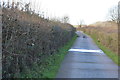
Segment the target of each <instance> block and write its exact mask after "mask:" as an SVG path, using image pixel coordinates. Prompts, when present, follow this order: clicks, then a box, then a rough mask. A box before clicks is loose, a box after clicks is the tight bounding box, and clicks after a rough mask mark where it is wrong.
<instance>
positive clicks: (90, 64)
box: [56, 31, 118, 78]
mask: <svg viewBox="0 0 120 80" xmlns="http://www.w3.org/2000/svg"><path fill="white" fill-rule="evenodd" d="M76 34H77V35H78V38H77V39H76V41H75V43H74V44H73V46H72V47H71V49H69V51H68V54H67V55H66V56H65V58H64V60H63V62H62V63H61V66H60V69H59V71H58V74H57V75H56V78H118V66H117V65H116V64H115V63H114V62H113V61H112V60H111V59H110V58H109V57H107V56H106V54H105V53H104V52H103V51H102V50H100V49H99V48H98V46H97V45H96V44H95V43H94V42H93V40H92V39H91V38H90V37H89V36H88V35H85V34H84V33H83V32H80V31H77V32H76Z"/></svg>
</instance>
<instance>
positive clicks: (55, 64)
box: [42, 35, 77, 78]
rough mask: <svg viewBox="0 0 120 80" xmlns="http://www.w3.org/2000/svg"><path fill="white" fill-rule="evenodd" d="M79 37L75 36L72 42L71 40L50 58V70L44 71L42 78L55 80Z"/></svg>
mask: <svg viewBox="0 0 120 80" xmlns="http://www.w3.org/2000/svg"><path fill="white" fill-rule="evenodd" d="M76 38H77V35H75V36H74V37H73V38H72V40H70V41H69V42H68V43H67V44H66V45H65V46H63V47H62V48H60V49H59V52H58V53H56V54H54V55H52V56H51V57H49V59H48V62H49V63H50V64H49V66H48V68H47V69H45V70H44V71H43V77H42V78H55V76H56V74H57V72H58V69H59V67H60V64H61V62H62V60H63V59H64V57H65V55H66V54H67V52H68V49H69V48H71V46H72V45H73V43H74V41H75V40H76Z"/></svg>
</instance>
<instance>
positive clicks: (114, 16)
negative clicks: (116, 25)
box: [108, 6, 118, 22]
mask: <svg viewBox="0 0 120 80" xmlns="http://www.w3.org/2000/svg"><path fill="white" fill-rule="evenodd" d="M108 20H110V21H115V22H117V20H118V6H113V7H111V8H110V10H109V11H108Z"/></svg>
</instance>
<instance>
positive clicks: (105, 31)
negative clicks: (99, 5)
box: [80, 21, 120, 65]
mask: <svg viewBox="0 0 120 80" xmlns="http://www.w3.org/2000/svg"><path fill="white" fill-rule="evenodd" d="M80 30H82V31H84V32H85V33H86V34H88V35H90V36H91V37H92V38H93V40H94V41H95V42H96V44H97V45H98V46H99V47H100V48H101V49H102V50H103V51H104V52H105V53H106V54H107V55H108V56H109V57H110V58H111V59H112V60H113V61H114V62H115V63H116V64H119V65H120V63H119V62H118V26H117V23H116V22H113V21H106V22H97V23H95V24H91V25H88V26H87V27H83V28H80Z"/></svg>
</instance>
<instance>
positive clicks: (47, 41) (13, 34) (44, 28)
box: [2, 4, 75, 78]
mask: <svg viewBox="0 0 120 80" xmlns="http://www.w3.org/2000/svg"><path fill="white" fill-rule="evenodd" d="M26 5H27V6H26V7H25V11H24V10H19V9H18V8H15V7H14V4H12V7H11V8H10V9H8V7H4V5H3V7H4V8H3V10H2V11H3V14H2V24H3V26H2V36H3V37H2V47H3V49H2V54H3V55H2V59H3V60H2V63H3V65H2V66H3V70H2V74H3V75H2V77H3V78H14V77H19V76H18V74H19V73H21V72H24V71H25V70H26V69H31V68H32V66H33V64H34V63H37V64H38V65H40V66H43V65H46V64H45V63H44V60H45V59H46V56H50V55H52V54H55V52H56V51H57V50H58V49H59V48H60V47H61V46H63V45H65V44H66V43H67V42H68V41H69V40H70V39H71V38H72V37H73V36H74V32H75V29H74V28H73V27H72V25H70V24H67V23H60V22H54V21H49V20H46V19H43V18H41V17H40V16H38V15H37V14H31V13H29V12H30V10H29V4H26ZM44 67H45V66H44ZM41 69H42V68H41Z"/></svg>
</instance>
